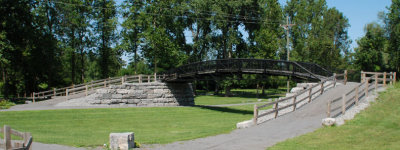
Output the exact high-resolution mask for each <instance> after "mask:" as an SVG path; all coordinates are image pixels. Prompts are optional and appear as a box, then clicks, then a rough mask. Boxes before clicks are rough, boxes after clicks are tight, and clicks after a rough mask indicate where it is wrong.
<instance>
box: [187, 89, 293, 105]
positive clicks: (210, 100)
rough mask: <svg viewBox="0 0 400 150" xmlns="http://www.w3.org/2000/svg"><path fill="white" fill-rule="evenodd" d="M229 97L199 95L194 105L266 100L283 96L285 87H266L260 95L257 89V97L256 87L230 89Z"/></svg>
mask: <svg viewBox="0 0 400 150" xmlns="http://www.w3.org/2000/svg"><path fill="white" fill-rule="evenodd" d="M231 92H232V94H234V95H233V96H231V97H225V96H223V95H199V96H196V98H195V100H194V101H195V104H196V105H223V104H240V103H253V102H267V101H268V99H270V98H278V97H282V96H284V94H285V93H286V90H285V89H267V90H265V95H264V96H261V90H259V96H260V97H259V98H257V97H256V89H232V91H231Z"/></svg>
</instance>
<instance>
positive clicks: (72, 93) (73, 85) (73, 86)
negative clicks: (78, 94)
mask: <svg viewBox="0 0 400 150" xmlns="http://www.w3.org/2000/svg"><path fill="white" fill-rule="evenodd" d="M74 88H75V84H72V88H71V89H74ZM71 95H74V91H72V92H71Z"/></svg>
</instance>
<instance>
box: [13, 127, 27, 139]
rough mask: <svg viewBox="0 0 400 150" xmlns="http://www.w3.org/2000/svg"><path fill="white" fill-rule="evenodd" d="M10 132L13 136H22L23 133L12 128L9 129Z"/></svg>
mask: <svg viewBox="0 0 400 150" xmlns="http://www.w3.org/2000/svg"><path fill="white" fill-rule="evenodd" d="M11 134H12V135H15V136H18V137H21V138H24V133H23V132H19V131H17V130H14V129H11Z"/></svg>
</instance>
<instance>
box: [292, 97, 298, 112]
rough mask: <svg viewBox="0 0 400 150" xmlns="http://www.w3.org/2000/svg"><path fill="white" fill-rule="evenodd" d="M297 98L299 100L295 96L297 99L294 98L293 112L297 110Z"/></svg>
mask: <svg viewBox="0 0 400 150" xmlns="http://www.w3.org/2000/svg"><path fill="white" fill-rule="evenodd" d="M296 98H297V96H295V97H294V98H293V111H295V110H296Z"/></svg>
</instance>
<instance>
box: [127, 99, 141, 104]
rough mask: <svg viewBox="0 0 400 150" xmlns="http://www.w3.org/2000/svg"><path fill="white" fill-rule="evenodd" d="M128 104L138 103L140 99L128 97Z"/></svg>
mask: <svg viewBox="0 0 400 150" xmlns="http://www.w3.org/2000/svg"><path fill="white" fill-rule="evenodd" d="M127 101H128V104H137V103H139V102H140V101H141V100H140V99H128V100H127Z"/></svg>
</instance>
